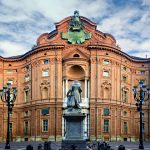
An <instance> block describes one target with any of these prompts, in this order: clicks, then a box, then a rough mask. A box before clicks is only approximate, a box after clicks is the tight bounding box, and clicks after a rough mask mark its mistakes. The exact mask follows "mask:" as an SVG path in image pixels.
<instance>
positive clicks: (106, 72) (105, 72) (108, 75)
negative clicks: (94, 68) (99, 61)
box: [103, 70, 110, 78]
mask: <svg viewBox="0 0 150 150" xmlns="http://www.w3.org/2000/svg"><path fill="white" fill-rule="evenodd" d="M103 77H107V78H108V77H110V71H109V70H103Z"/></svg>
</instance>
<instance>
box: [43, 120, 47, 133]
mask: <svg viewBox="0 0 150 150" xmlns="http://www.w3.org/2000/svg"><path fill="white" fill-rule="evenodd" d="M45 121H46V122H47V124H44V122H45ZM42 132H48V119H43V120H42Z"/></svg>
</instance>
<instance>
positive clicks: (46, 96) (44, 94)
mask: <svg viewBox="0 0 150 150" xmlns="http://www.w3.org/2000/svg"><path fill="white" fill-rule="evenodd" d="M46 98H48V88H47V87H44V88H43V91H42V99H46Z"/></svg>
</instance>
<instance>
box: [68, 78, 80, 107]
mask: <svg viewBox="0 0 150 150" xmlns="http://www.w3.org/2000/svg"><path fill="white" fill-rule="evenodd" d="M81 92H82V90H81V84H80V83H79V82H78V80H75V81H74V82H73V83H72V84H71V86H70V89H69V91H68V92H67V98H68V99H67V107H68V108H75V109H80V105H79V103H80V102H81Z"/></svg>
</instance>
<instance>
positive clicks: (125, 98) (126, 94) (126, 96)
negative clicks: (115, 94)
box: [124, 91, 128, 103]
mask: <svg viewBox="0 0 150 150" xmlns="http://www.w3.org/2000/svg"><path fill="white" fill-rule="evenodd" d="M127 100H128V92H127V91H124V102H125V103H126V102H127Z"/></svg>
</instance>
